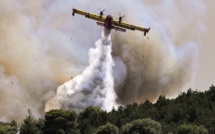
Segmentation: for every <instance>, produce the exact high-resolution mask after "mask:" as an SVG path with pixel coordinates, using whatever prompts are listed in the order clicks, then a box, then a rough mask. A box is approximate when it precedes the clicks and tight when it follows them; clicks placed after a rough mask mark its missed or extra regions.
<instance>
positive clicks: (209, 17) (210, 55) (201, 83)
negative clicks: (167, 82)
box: [191, 0, 215, 90]
mask: <svg viewBox="0 0 215 134" xmlns="http://www.w3.org/2000/svg"><path fill="white" fill-rule="evenodd" d="M214 5H215V1H214V0H209V1H207V2H206V6H207V12H206V18H205V25H206V31H205V33H204V34H203V38H202V43H201V45H200V49H199V67H198V69H197V72H196V76H195V82H194V84H193V85H194V86H193V87H191V88H192V89H198V90H207V89H208V88H209V87H210V86H211V85H212V84H214V85H215V70H214V69H215V60H214V57H215V51H214V50H215V44H214V40H213V39H214V35H215V26H214V25H215V16H214V13H215V8H214Z"/></svg>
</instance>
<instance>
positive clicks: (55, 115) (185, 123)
mask: <svg viewBox="0 0 215 134" xmlns="http://www.w3.org/2000/svg"><path fill="white" fill-rule="evenodd" d="M18 129H19V131H20V134H42V133H44V134H79V133H80V134H93V133H95V134H119V133H120V134H132V133H133V134H138V133H139V134H162V133H163V134H215V87H214V86H211V87H210V88H209V90H207V91H205V92H198V91H192V90H191V89H189V90H188V91H187V92H186V93H181V94H180V95H179V96H178V97H177V98H175V99H172V100H170V99H167V98H166V97H165V96H160V97H159V99H158V100H157V102H156V103H154V104H153V103H151V102H149V101H146V102H145V103H144V104H137V103H134V104H130V105H127V106H125V107H123V106H120V107H119V108H118V110H114V109H113V110H112V111H111V112H109V113H107V112H105V111H103V110H101V109H100V108H99V107H93V106H89V107H88V108H86V109H85V110H83V111H82V112H80V113H75V112H74V111H66V110H65V111H64V110H51V111H49V112H47V113H46V114H45V116H44V118H41V119H35V118H34V117H33V116H32V115H31V112H30V111H29V115H28V116H27V117H26V118H25V119H24V120H23V122H22V123H21V124H20V125H17V123H16V122H15V121H12V122H11V123H3V122H1V123H0V134H15V133H16V132H17V131H18Z"/></svg>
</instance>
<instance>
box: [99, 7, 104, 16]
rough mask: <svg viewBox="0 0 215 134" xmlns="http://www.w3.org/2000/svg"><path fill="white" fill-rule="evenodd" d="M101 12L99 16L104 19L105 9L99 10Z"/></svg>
mask: <svg viewBox="0 0 215 134" xmlns="http://www.w3.org/2000/svg"><path fill="white" fill-rule="evenodd" d="M99 11H100V14H99V15H100V17H102V16H103V15H104V12H105V9H103V10H101V9H99Z"/></svg>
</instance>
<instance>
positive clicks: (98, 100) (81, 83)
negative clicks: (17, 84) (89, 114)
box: [53, 32, 116, 112]
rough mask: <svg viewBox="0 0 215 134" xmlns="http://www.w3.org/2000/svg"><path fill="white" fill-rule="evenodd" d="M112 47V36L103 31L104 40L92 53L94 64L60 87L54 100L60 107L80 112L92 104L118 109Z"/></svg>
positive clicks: (90, 59) (90, 52) (101, 40)
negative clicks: (113, 74)
mask: <svg viewBox="0 0 215 134" xmlns="http://www.w3.org/2000/svg"><path fill="white" fill-rule="evenodd" d="M111 46H112V43H111V39H110V36H109V35H107V36H105V34H104V32H102V37H101V39H100V40H98V41H97V42H96V48H95V49H93V48H91V49H90V51H89V64H90V65H89V66H88V67H87V68H86V69H85V70H84V71H83V73H82V74H81V75H78V76H75V77H74V78H73V79H72V80H70V81H68V82H66V83H64V84H63V85H61V86H60V87H58V90H57V95H56V97H55V98H54V99H55V101H57V104H56V105H58V106H59V108H61V109H62V108H63V109H73V110H75V111H77V112H79V111H80V110H83V109H84V108H86V107H87V106H89V105H94V106H100V107H101V108H103V109H104V110H108V111H110V110H111V109H112V108H113V107H114V106H116V102H115V99H116V95H115V91H114V83H113V82H114V81H113V76H112V66H113V60H112V56H111ZM54 99H53V100H54ZM58 103H59V104H58Z"/></svg>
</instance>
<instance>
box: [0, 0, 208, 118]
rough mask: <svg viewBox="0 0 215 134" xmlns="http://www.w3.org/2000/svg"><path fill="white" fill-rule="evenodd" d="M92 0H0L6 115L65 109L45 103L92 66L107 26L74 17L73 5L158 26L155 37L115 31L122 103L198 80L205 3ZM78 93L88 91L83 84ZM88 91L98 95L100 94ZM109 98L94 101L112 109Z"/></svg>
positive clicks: (0, 76) (0, 77)
mask: <svg viewBox="0 0 215 134" xmlns="http://www.w3.org/2000/svg"><path fill="white" fill-rule="evenodd" d="M93 2H94V3H93V4H92V1H91V0H83V1H74V0H63V1H62V0H46V1H29V0H5V1H4V0H1V1H0V68H1V69H0V84H1V85H0V109H1V111H0V120H2V119H7V120H12V119H15V120H21V119H23V118H24V117H25V114H27V109H31V110H32V114H34V115H36V116H37V117H39V116H42V115H43V114H44V108H45V105H46V107H49V108H50V109H51V108H55V107H56V108H57V107H60V106H59V105H57V104H59V102H58V100H56V101H49V103H47V104H46V102H47V100H49V99H50V97H52V96H55V93H56V90H57V87H58V86H59V85H61V84H62V83H64V82H66V81H68V80H69V79H70V78H71V76H72V77H75V76H77V75H78V74H81V72H82V71H83V70H84V69H85V68H86V67H87V66H88V60H89V57H88V55H87V53H88V51H89V49H90V48H91V47H92V46H93V44H94V42H95V40H97V39H98V38H99V36H100V35H99V33H100V32H101V30H102V28H101V27H98V26H97V25H96V23H95V21H92V20H90V19H86V18H84V17H83V16H78V15H77V16H75V17H72V7H74V8H78V9H79V8H80V9H82V10H85V11H87V12H92V13H99V11H98V10H97V9H98V8H105V9H106V12H105V15H108V14H110V15H112V16H113V17H114V18H115V19H117V17H118V14H119V13H121V14H124V15H126V18H125V19H124V20H123V21H126V22H128V23H132V24H136V25H140V26H144V27H151V30H150V32H149V34H148V37H149V40H147V38H144V36H143V34H142V33H141V32H138V31H137V32H136V31H135V32H134V31H129V30H127V32H126V33H120V32H116V33H115V32H113V33H112V42H113V45H112V50H113V51H112V56H113V60H114V63H115V66H114V67H113V73H114V74H113V77H114V84H113V85H112V86H114V90H115V92H116V100H117V103H120V104H129V103H133V102H144V101H145V100H146V99H149V100H151V101H154V100H156V98H157V97H158V96H159V95H161V94H165V95H168V96H172V95H176V94H178V93H179V92H181V91H182V89H183V88H184V85H186V83H188V82H189V81H190V80H192V79H193V78H194V74H195V70H196V67H197V60H198V45H199V44H200V41H201V34H202V29H203V24H202V20H203V18H204V15H205V9H206V8H205V4H204V1H202V0H190V1H187V0H180V1H171V0H160V1H149V0H141V1H125V0H117V1H115V0H109V1H107V0H94V1H93ZM113 3H114V4H113ZM89 5H90V6H89ZM71 38H72V39H71ZM96 50H97V49H96ZM96 50H95V51H96ZM12 83H13V84H12ZM68 89H71V88H68ZM110 89H111V88H110ZM93 91H95V90H93ZM77 92H80V94H82V95H83V93H82V92H81V91H80V90H77V91H76V93H77ZM93 93H96V92H93ZM89 96H90V97H89V98H88V99H89V100H91V97H92V96H93V95H89ZM95 96H96V95H95ZM98 96H99V95H98ZM105 97H106V96H105ZM105 97H103V101H101V102H100V104H98V101H94V102H95V103H97V104H98V105H100V106H102V107H103V108H106V106H105V105H106V100H105V99H104V98H105ZM75 98H78V96H75ZM75 98H74V99H75ZM101 98H102V97H101ZM107 98H108V97H107ZM67 99H68V100H69V99H70V98H69V97H67ZM86 99H87V98H86ZM110 100H112V102H111V103H112V104H110V105H114V97H113V98H110ZM54 102H56V103H54ZM65 102H67V101H66V99H65ZM86 102H87V101H86ZM62 104H63V103H61V105H62ZM65 104H66V103H65ZM67 104H69V103H67ZM97 104H96V105H97ZM83 106H84V105H83ZM62 107H63V106H62ZM110 107H111V106H110ZM68 108H69V107H68ZM107 109H108V108H107ZM13 111H16V112H13ZM17 113H18V114H17Z"/></svg>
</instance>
